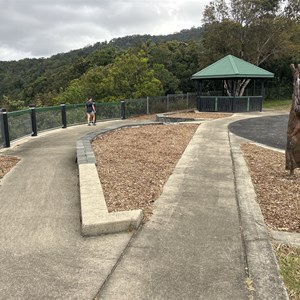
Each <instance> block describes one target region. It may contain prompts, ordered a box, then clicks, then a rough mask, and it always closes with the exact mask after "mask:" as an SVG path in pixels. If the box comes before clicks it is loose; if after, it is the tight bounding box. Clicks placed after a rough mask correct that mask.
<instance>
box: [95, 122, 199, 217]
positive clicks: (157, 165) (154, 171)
mask: <svg viewBox="0 0 300 300" xmlns="http://www.w3.org/2000/svg"><path fill="white" fill-rule="evenodd" d="M198 126H199V125H194V124H171V125H147V126H140V127H129V128H124V129H120V130H116V131H112V132H109V133H106V134H104V135H100V136H99V137H98V138H96V139H95V140H94V141H93V143H92V147H93V150H94V153H95V156H96V159H97V169H98V174H99V177H100V180H101V184H102V188H103V192H104V197H105V200H106V203H107V206H108V210H109V211H120V210H133V209H142V210H143V213H144V221H146V220H148V219H149V217H150V215H151V214H152V210H153V203H154V201H155V200H156V199H157V198H158V197H159V196H160V194H161V192H162V187H163V185H164V184H165V182H166V181H167V179H168V178H169V176H170V175H171V174H172V171H173V169H174V167H175V165H176V163H177V161H178V160H179V159H180V157H181V156H182V153H183V151H184V150H185V148H186V146H187V145H188V143H189V141H190V139H191V138H192V136H193V134H194V133H195V131H196V129H197V127H198Z"/></svg>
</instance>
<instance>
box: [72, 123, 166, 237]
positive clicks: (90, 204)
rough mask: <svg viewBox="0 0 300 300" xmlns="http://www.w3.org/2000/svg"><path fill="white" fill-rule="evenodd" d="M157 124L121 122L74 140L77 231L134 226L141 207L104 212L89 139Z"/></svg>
mask: <svg viewBox="0 0 300 300" xmlns="http://www.w3.org/2000/svg"><path fill="white" fill-rule="evenodd" d="M152 124H155V125H161V124H162V123H159V122H141V123H134V124H125V125H124V124H122V125H116V126H112V127H106V128H100V129H96V130H95V131H93V132H90V133H88V134H86V135H85V136H84V137H82V138H81V139H79V140H77V142H76V162H77V164H78V169H79V188H80V206H81V213H80V218H81V233H82V235H83V236H95V235H101V234H109V233H117V232H122V231H131V230H133V229H137V228H138V227H139V226H140V224H141V222H142V219H143V212H142V210H140V209H139V210H132V211H120V212H111V213H109V212H108V209H107V206H106V201H105V198H104V194H103V189H102V185H101V181H100V179H99V175H98V171H97V167H96V165H97V161H96V158H95V155H94V152H93V149H92V145H91V142H92V140H93V139H95V138H96V137H97V136H98V135H101V134H103V133H106V132H108V131H112V130H117V129H120V128H124V127H134V126H144V125H152Z"/></svg>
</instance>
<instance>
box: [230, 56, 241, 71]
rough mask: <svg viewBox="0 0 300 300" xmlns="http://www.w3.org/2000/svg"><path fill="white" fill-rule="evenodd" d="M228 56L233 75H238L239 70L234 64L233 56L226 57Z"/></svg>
mask: <svg viewBox="0 0 300 300" xmlns="http://www.w3.org/2000/svg"><path fill="white" fill-rule="evenodd" d="M228 56H229V61H230V63H231V66H232V68H233V71H234V73H235V74H239V70H238V68H237V66H236V64H235V62H234V59H233V56H232V55H228Z"/></svg>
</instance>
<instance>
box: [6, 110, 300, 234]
mask: <svg viewBox="0 0 300 300" xmlns="http://www.w3.org/2000/svg"><path fill="white" fill-rule="evenodd" d="M230 115H231V114H220V113H194V112H186V113H180V114H173V115H171V116H174V117H183V118H186V117H188V118H197V119H198V118H207V119H215V118H222V117H227V116H230ZM139 118H140V119H145V116H142V117H139ZM146 118H147V119H153V120H154V119H155V116H154V115H152V116H146ZM198 126H199V125H197V124H182V123H181V124H168V125H147V126H141V127H133V128H123V129H120V130H116V131H113V132H109V133H107V134H104V135H101V136H99V137H98V138H97V139H95V140H94V141H93V143H92V146H93V149H94V152H95V156H96V159H97V165H98V166H97V168H98V173H99V177H100V179H101V183H102V186H103V191H104V196H105V199H106V202H107V205H108V209H109V211H119V210H131V209H138V208H140V209H142V210H143V213H144V222H146V221H147V220H149V218H150V217H151V214H152V210H153V203H154V201H155V200H156V199H157V198H158V197H159V195H160V194H161V192H162V187H163V185H164V183H165V182H166V181H167V179H168V177H169V176H170V175H171V173H172V170H173V169H174V167H175V165H176V163H177V161H178V160H179V158H180V157H181V155H182V153H183V152H184V150H185V148H186V146H187V144H188V143H189V141H190V139H191V137H192V136H193V134H194V132H195V130H196V129H197V127H198ZM200 126H201V125H200ZM242 150H243V153H244V157H245V160H246V161H247V164H248V168H249V172H250V175H251V178H252V182H253V184H254V187H255V190H256V194H257V201H258V202H259V204H260V207H261V210H262V213H263V216H264V219H265V222H266V224H267V226H268V227H269V228H271V229H273V230H281V231H290V232H292V231H293V232H300V190H299V186H300V170H296V172H295V176H294V177H290V176H289V175H288V172H286V171H285V170H284V166H285V162H284V154H282V153H279V152H277V151H272V150H269V149H266V148H262V147H259V146H257V145H254V144H243V145H242ZM17 162H18V159H17V158H14V157H8V156H3V155H0V178H2V177H3V176H4V175H5V174H6V173H7V172H8V171H9V170H10V169H11V168H12V167H13V166H14V165H15V164H16V163H17Z"/></svg>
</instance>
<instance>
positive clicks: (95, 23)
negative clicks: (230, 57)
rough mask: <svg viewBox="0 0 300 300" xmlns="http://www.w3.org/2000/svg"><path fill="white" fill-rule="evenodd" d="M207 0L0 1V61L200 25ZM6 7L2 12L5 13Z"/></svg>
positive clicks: (48, 54) (51, 53) (46, 55)
mask: <svg viewBox="0 0 300 300" xmlns="http://www.w3.org/2000/svg"><path fill="white" fill-rule="evenodd" d="M208 3H209V0H202V1H201V0H181V1H179V0H175V1H169V0H9V1H7V0H0V7H1V8H2V9H1V10H0V60H12V59H21V58H25V57H29V58H31V57H48V56H51V55H53V54H56V53H60V52H67V51H70V50H73V49H78V48H82V47H84V46H86V45H87V44H94V43H96V42H103V41H105V40H106V41H109V40H111V39H113V38H117V37H122V36H125V35H133V34H151V35H159V34H171V33H174V32H179V31H180V30H182V29H189V28H191V27H193V26H195V27H198V26H201V19H202V13H203V9H204V6H205V5H206V4H208ZM4 8H5V9H4Z"/></svg>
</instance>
